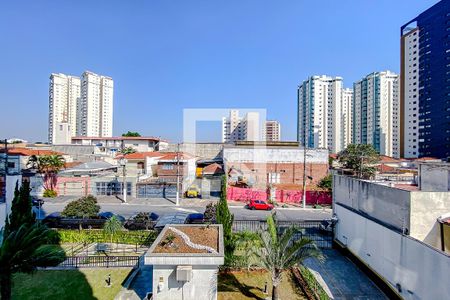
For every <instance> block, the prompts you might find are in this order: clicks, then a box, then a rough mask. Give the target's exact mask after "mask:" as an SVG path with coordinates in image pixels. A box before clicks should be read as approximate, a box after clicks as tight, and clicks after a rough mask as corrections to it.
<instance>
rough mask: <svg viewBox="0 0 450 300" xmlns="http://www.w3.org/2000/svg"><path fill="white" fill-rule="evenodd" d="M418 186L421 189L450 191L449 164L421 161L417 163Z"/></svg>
mask: <svg viewBox="0 0 450 300" xmlns="http://www.w3.org/2000/svg"><path fill="white" fill-rule="evenodd" d="M419 175H420V176H419V186H420V190H421V191H427V192H448V191H450V164H449V163H423V164H419Z"/></svg>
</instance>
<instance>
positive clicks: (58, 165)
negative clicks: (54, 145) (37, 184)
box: [27, 154, 66, 191]
mask: <svg viewBox="0 0 450 300" xmlns="http://www.w3.org/2000/svg"><path fill="white" fill-rule="evenodd" d="M65 164H66V160H65V159H64V157H62V156H61V155H59V154H51V155H41V156H36V155H32V156H30V157H29V158H28V162H27V167H28V168H32V169H36V170H37V172H38V173H40V174H43V176H44V178H43V179H44V189H45V190H51V191H54V190H55V185H56V178H57V176H56V175H57V174H58V173H59V171H61V169H62V168H64V166H65Z"/></svg>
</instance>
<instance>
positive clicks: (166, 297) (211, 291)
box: [153, 265, 218, 300]
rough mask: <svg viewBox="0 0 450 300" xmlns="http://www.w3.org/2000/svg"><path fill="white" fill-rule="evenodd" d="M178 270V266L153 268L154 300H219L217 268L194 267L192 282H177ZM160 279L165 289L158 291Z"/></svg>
mask: <svg viewBox="0 0 450 300" xmlns="http://www.w3.org/2000/svg"><path fill="white" fill-rule="evenodd" d="M176 269H177V266H161V265H154V266H153V299H154V300H173V299H184V300H200V299H211V300H215V299H217V272H218V268H217V266H195V265H194V266H192V280H191V281H190V282H179V281H177V280H176ZM160 277H162V279H163V281H164V288H163V289H162V290H161V291H158V284H159V280H160Z"/></svg>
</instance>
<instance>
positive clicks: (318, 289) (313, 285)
mask: <svg viewBox="0 0 450 300" xmlns="http://www.w3.org/2000/svg"><path fill="white" fill-rule="evenodd" d="M299 269H300V272H301V273H302V276H303V278H304V279H305V281H306V284H307V285H308V287H309V289H310V290H311V291H313V292H314V293H315V294H316V295H317V296H319V299H320V300H329V299H330V297H328V294H327V293H326V292H325V290H324V289H323V288H322V286H321V285H320V284H319V283H318V282H317V280H316V277H314V275H313V274H312V273H311V272H310V271H309V270H308V268H306V267H304V266H300V268H299Z"/></svg>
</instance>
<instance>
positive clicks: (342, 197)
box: [333, 175, 411, 231]
mask: <svg viewBox="0 0 450 300" xmlns="http://www.w3.org/2000/svg"><path fill="white" fill-rule="evenodd" d="M410 201H411V192H409V191H405V190H400V189H398V188H393V187H389V186H385V185H381V184H376V183H372V182H368V181H364V180H359V179H356V178H352V177H348V176H341V175H334V176H333V203H338V204H344V205H346V206H348V207H351V208H353V209H355V210H356V211H359V212H361V213H363V214H367V215H369V216H370V217H372V218H375V219H377V220H379V221H381V222H383V223H385V224H388V225H390V226H392V227H394V228H396V229H397V230H399V231H402V228H406V229H408V230H410V224H409V222H410V220H409V216H410Z"/></svg>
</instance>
